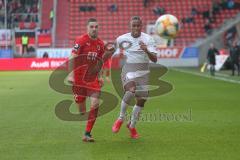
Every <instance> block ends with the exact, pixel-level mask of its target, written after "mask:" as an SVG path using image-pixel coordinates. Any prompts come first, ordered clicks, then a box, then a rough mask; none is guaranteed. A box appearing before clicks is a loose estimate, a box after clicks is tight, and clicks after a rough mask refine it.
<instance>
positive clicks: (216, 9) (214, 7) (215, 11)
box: [212, 0, 220, 15]
mask: <svg viewBox="0 0 240 160" xmlns="http://www.w3.org/2000/svg"><path fill="white" fill-rule="evenodd" d="M219 12H220V4H219V3H218V2H217V1H216V0H214V1H213V2H212V13H213V14H214V15H215V14H218V13H219Z"/></svg>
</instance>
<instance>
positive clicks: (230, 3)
mask: <svg viewBox="0 0 240 160" xmlns="http://www.w3.org/2000/svg"><path fill="white" fill-rule="evenodd" d="M234 4H235V3H234V1H233V0H228V1H227V8H228V9H233V8H234Z"/></svg>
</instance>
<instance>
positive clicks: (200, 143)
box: [0, 70, 240, 160]
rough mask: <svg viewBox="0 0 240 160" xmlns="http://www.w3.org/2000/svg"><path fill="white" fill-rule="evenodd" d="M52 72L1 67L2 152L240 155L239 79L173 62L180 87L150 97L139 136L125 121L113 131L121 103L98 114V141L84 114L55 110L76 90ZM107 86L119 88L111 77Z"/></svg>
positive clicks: (8, 158)
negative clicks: (67, 115)
mask: <svg viewBox="0 0 240 160" xmlns="http://www.w3.org/2000/svg"><path fill="white" fill-rule="evenodd" d="M50 73H51V72H47V71H42V72H0V86H1V87H0V159H1V160H70V159H71V160H73V159H80V160H91V159H95V160H96V159H97V160H115V159H117V160H118V159H119V160H128V159H131V160H132V159H136V160H140V159H143V160H147V159H150V160H155V159H161V160H190V159H191V160H196V159H203V160H208V159H209V160H237V159H239V150H240V116H239V115H240V100H239V99H240V97H239V96H240V84H236V83H231V82H226V81H222V80H218V79H210V78H207V77H200V76H197V75H192V74H189V73H182V72H179V71H174V70H171V71H169V72H168V73H167V74H166V75H165V76H164V77H163V79H164V80H167V81H168V82H170V83H171V84H173V86H174V90H173V91H171V92H170V93H168V94H166V95H164V96H160V97H157V98H154V99H151V100H149V101H148V102H147V103H146V107H145V109H144V111H143V114H142V118H141V119H140V121H141V122H139V123H138V124H137V128H138V132H139V134H140V135H141V138H140V139H138V140H132V139H130V138H129V134H128V130H127V129H126V127H125V125H124V126H123V127H122V129H121V130H120V132H119V133H118V134H113V133H112V132H111V127H112V124H113V122H114V120H115V118H116V117H117V116H118V112H119V106H118V107H117V108H115V109H114V110H113V111H112V112H110V113H107V114H105V115H104V116H102V117H100V118H98V120H97V122H96V125H95V126H94V129H93V132H92V133H93V136H94V138H95V140H96V142H95V143H83V142H82V141H81V137H82V133H83V131H84V127H85V122H66V121H61V120H59V119H58V118H57V117H56V115H55V112H54V109H55V105H56V104H57V103H58V102H60V101H61V100H63V99H72V96H71V95H63V94H60V93H57V92H55V91H53V90H52V89H51V88H50V87H49V85H48V78H49V75H50ZM238 80H239V79H238ZM104 90H106V91H109V92H112V93H113V94H115V92H114V90H113V88H112V86H111V85H109V84H106V85H105V87H104ZM72 111H73V112H74V111H76V109H75V108H74V106H72ZM129 111H130V109H129ZM152 116H153V117H152Z"/></svg>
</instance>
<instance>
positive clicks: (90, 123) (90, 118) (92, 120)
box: [86, 107, 98, 132]
mask: <svg viewBox="0 0 240 160" xmlns="http://www.w3.org/2000/svg"><path fill="white" fill-rule="evenodd" d="M97 114H98V108H95V109H94V108H92V107H91V109H90V112H89V115H88V121H87V125H86V132H91V130H92V128H93V125H94V123H95V121H96V118H97Z"/></svg>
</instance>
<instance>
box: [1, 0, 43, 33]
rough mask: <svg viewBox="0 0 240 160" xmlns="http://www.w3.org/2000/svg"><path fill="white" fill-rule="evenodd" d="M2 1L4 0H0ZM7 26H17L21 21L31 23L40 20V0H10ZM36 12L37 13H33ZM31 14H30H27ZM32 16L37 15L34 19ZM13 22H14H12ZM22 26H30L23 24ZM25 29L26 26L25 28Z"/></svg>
mask: <svg viewBox="0 0 240 160" xmlns="http://www.w3.org/2000/svg"><path fill="white" fill-rule="evenodd" d="M0 1H2V0H0ZM7 2H8V3H7V15H8V16H7V27H8V28H12V27H17V26H19V23H20V22H21V23H22V22H25V21H26V22H27V23H30V22H32V20H34V22H37V20H38V18H37V17H38V14H37V13H38V8H37V4H38V0H8V1H7ZM33 13H35V15H32V14H33ZM27 14H29V15H27ZM32 17H35V18H34V19H33V18H32ZM12 23H13V24H12ZM22 26H28V24H27V25H25V24H24V25H22ZM23 29H24V28H23Z"/></svg>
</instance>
